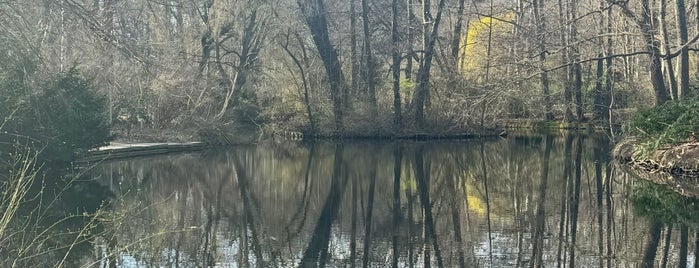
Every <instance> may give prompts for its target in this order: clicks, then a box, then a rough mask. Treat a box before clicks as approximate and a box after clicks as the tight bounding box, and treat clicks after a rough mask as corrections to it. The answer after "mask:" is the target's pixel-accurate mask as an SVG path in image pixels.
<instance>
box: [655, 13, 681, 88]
mask: <svg viewBox="0 0 699 268" xmlns="http://www.w3.org/2000/svg"><path fill="white" fill-rule="evenodd" d="M666 17H667V4H666V3H665V0H662V1H660V33H661V35H662V37H663V39H662V40H663V51H664V53H665V54H666V55H669V54H670V38H669V36H668V31H667V20H666ZM665 71H666V72H667V79H668V82H669V84H670V94H671V96H672V99H678V97H679V95H678V93H679V92H678V91H677V80H676V77H675V68H674V67H673V64H672V58H671V57H666V58H665Z"/></svg>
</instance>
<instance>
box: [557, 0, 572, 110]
mask: <svg viewBox="0 0 699 268" xmlns="http://www.w3.org/2000/svg"><path fill="white" fill-rule="evenodd" d="M567 6H568V1H567V0H558V21H559V25H560V27H561V28H562V29H567V28H568V27H566V26H565V25H566V24H567V23H568V22H567V19H568V15H567V14H568V9H567ZM567 32H568V31H566V30H561V31H560V38H561V46H563V51H562V53H561V62H562V64H569V63H570V62H569V57H568V56H569V55H570V52H569V50H570V47H569V45H570V43H569V42H568V35H567ZM562 70H563V75H562V76H563V102H564V106H565V111H564V115H563V116H564V118H563V119H564V120H565V122H568V123H571V122H573V119H574V116H573V110H572V106H573V89H572V87H571V79H570V78H571V75H570V74H571V68H570V66H568V67H566V68H563V69H562Z"/></svg>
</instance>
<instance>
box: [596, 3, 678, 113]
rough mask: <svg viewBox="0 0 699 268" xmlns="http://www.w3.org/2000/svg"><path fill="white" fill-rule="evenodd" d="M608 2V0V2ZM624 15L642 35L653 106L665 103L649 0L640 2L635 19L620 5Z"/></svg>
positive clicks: (626, 8) (624, 6)
mask: <svg viewBox="0 0 699 268" xmlns="http://www.w3.org/2000/svg"><path fill="white" fill-rule="evenodd" d="M608 1H610V0H608ZM620 7H621V10H622V12H623V13H624V15H625V16H626V17H628V18H630V19H632V20H634V21H635V22H636V24H637V25H638V27H639V28H640V30H641V34H642V35H643V40H644V41H645V47H646V51H647V52H648V68H649V69H650V80H651V84H652V85H653V93H654V94H655V103H654V105H655V106H658V105H660V104H663V103H665V102H666V101H667V100H668V99H669V96H668V92H667V89H666V88H665V79H664V78H663V70H662V64H661V62H660V61H661V54H660V42H658V41H657V40H656V39H655V24H654V23H653V21H655V18H654V16H653V12H652V6H651V4H650V0H641V9H642V11H641V17H640V18H639V17H637V16H636V14H634V13H633V11H631V10H630V9H629V7H628V6H626V4H621V5H620Z"/></svg>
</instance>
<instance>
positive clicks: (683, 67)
mask: <svg viewBox="0 0 699 268" xmlns="http://www.w3.org/2000/svg"><path fill="white" fill-rule="evenodd" d="M675 2H676V3H677V5H676V7H677V9H676V10H677V30H678V31H679V35H678V39H679V46H680V47H681V49H680V61H679V62H680V66H679V67H680V83H679V91H678V92H677V96H678V97H682V96H688V95H690V94H691V92H689V48H688V47H687V46H685V45H686V44H687V42H688V41H689V37H688V34H687V9H686V7H685V3H684V0H677V1H675Z"/></svg>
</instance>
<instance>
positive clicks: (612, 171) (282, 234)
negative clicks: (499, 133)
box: [92, 135, 697, 267]
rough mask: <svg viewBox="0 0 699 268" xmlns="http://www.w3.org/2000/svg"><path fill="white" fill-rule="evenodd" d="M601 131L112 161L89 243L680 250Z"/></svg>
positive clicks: (283, 253)
mask: <svg viewBox="0 0 699 268" xmlns="http://www.w3.org/2000/svg"><path fill="white" fill-rule="evenodd" d="M609 146H610V145H609V143H608V141H607V140H606V139H605V138H604V137H597V136H575V135H565V136H555V137H554V136H530V137H510V138H508V139H503V140H493V141H453V142H430V143H421V142H394V143H376V142H352V143H345V144H332V143H316V144H309V145H298V144H269V145H257V146H242V147H236V148H232V149H230V150H225V151H209V152H203V153H195V154H186V155H175V156H166V157H156V158H144V159H133V160H124V161H118V162H109V163H104V164H102V165H100V166H98V167H96V168H94V170H93V173H92V174H93V175H94V176H95V177H97V178H98V179H97V181H98V182H99V183H101V184H102V185H104V186H105V187H108V188H109V189H110V190H111V191H112V192H113V195H114V198H113V200H112V204H111V209H112V210H111V212H110V213H111V214H113V215H112V219H114V220H112V221H105V222H104V223H103V224H105V225H107V226H108V228H110V229H111V230H112V232H113V234H114V235H113V236H112V237H110V238H109V239H107V241H108V242H103V243H102V244H100V243H96V245H98V246H101V247H100V248H101V249H104V250H106V251H108V252H106V253H103V254H102V255H100V256H114V262H115V263H113V264H114V265H116V266H122V267H135V266H143V267H153V266H158V267H160V266H168V267H192V266H196V267H207V266H220V267H386V266H392V267H432V266H434V267H605V266H606V267H626V266H632V267H635V266H639V265H643V264H646V263H656V264H661V262H662V263H664V264H665V265H668V266H671V267H674V266H677V265H681V264H684V263H686V261H687V259H689V260H690V262H691V261H692V260H693V253H692V254H689V253H688V252H689V251H690V249H696V247H695V246H694V245H689V243H688V242H687V241H688V239H687V237H688V233H689V232H690V231H691V232H694V230H695V227H696V226H697V225H691V224H690V223H689V222H686V223H684V225H681V226H683V227H678V228H677V229H678V230H680V232H679V233H680V234H681V235H680V237H673V236H672V235H671V234H670V231H671V230H672V227H671V226H670V225H669V223H670V221H667V222H661V221H657V220H655V221H652V222H651V221H649V220H648V218H653V217H652V216H649V214H643V213H639V212H638V211H636V213H634V205H635V207H636V208H637V209H638V207H641V206H642V205H640V203H639V202H636V201H635V200H637V199H639V198H627V196H628V195H630V194H631V192H634V193H635V192H637V191H636V190H633V191H631V192H629V191H628V190H629V189H637V188H638V187H639V186H638V185H641V184H639V181H638V180H636V179H632V178H631V177H629V176H628V175H626V174H625V173H623V172H621V171H620V170H619V169H616V168H614V166H613V165H611V164H610V158H609V151H610V150H609ZM647 192H650V190H647ZM643 200H646V199H643ZM651 201H652V200H651ZM648 203H652V202H650V201H648ZM678 206H679V205H678ZM692 215H695V214H692ZM117 219H118V220H117ZM676 226H680V224H677V225H676ZM664 230H665V231H664ZM663 234H666V237H669V238H667V239H664V240H663V239H661V237H663V236H662V235H663ZM675 236H677V235H675ZM680 244H682V245H684V246H680ZM103 245H108V246H103ZM683 248H684V250H682V249H683ZM662 250H666V251H668V253H665V251H662ZM658 251H660V252H661V253H660V255H661V256H658V258H656V252H658ZM651 252H652V254H651ZM651 255H652V256H651ZM688 255H691V256H688ZM103 263H104V264H105V265H107V262H103Z"/></svg>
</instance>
